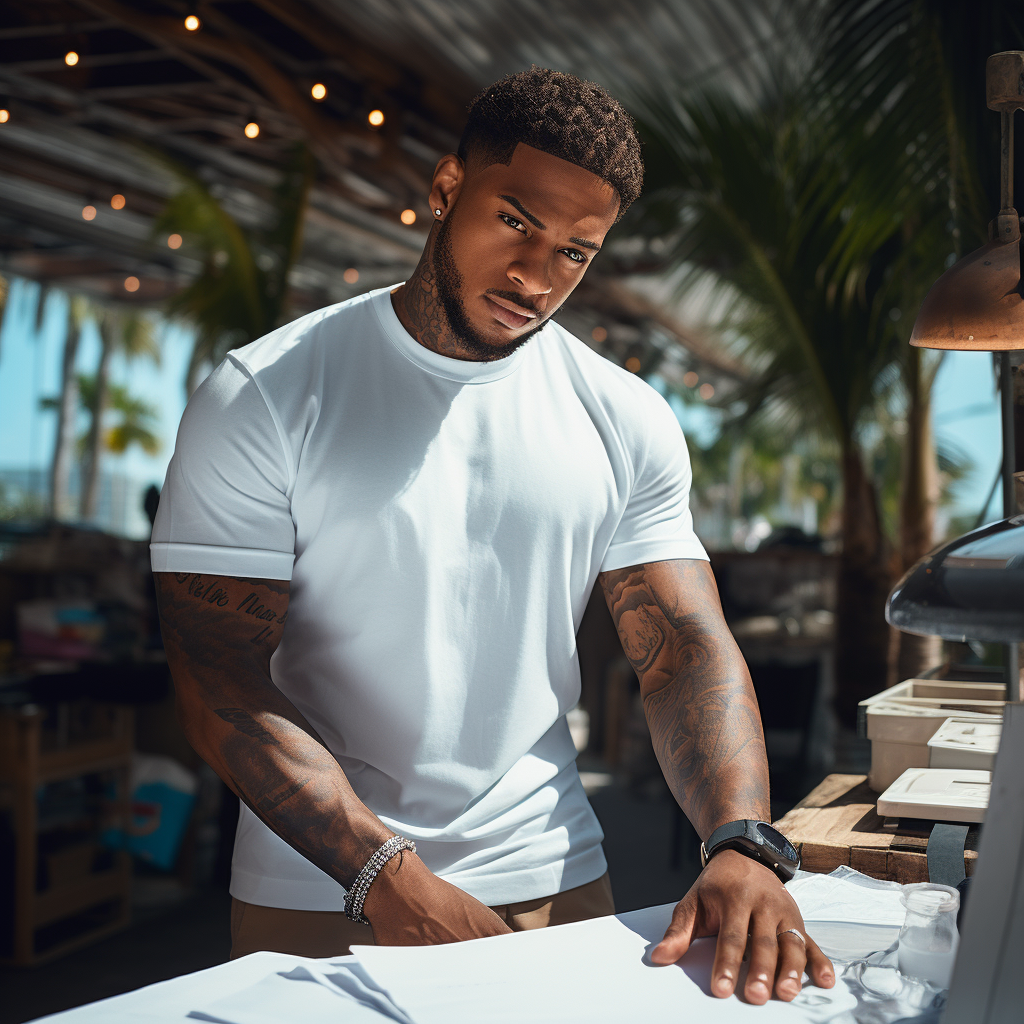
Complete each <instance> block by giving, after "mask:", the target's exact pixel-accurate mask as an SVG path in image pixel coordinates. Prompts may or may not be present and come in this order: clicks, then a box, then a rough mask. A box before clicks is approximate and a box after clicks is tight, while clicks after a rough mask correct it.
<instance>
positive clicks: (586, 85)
mask: <svg viewBox="0 0 1024 1024" xmlns="http://www.w3.org/2000/svg"><path fill="white" fill-rule="evenodd" d="M520 142H523V143H525V144H526V145H527V146H532V147H533V148H534V149H539V150H541V151H542V152H544V153H549V154H550V155H551V156H557V157H560V158H561V159H562V160H567V161H568V162H569V163H572V164H576V166H577V167H582V168H583V169H584V170H587V171H590V172H591V173H593V174H596V175H597V176H598V177H599V178H603V179H604V180H605V181H607V182H608V184H609V185H611V186H612V188H614V189H615V191H616V192H617V193H618V195H619V212H618V217H621V216H622V214H623V213H624V212H625V211H626V208H627V207H628V206H629V205H630V204H631V203H632V202H633V201H634V200H635V199H636V198H637V196H639V195H640V189H641V187H642V186H643V179H644V165H643V160H642V159H641V156H640V140H639V139H638V138H637V134H636V129H635V128H634V127H633V119H632V118H631V117H630V116H629V114H627V113H626V111H625V110H624V109H623V107H622V105H621V104H620V103H619V102H618V100H615V99H613V98H612V97H611V96H609V95H608V93H607V92H606V91H605V90H604V89H603V88H602V87H601V86H600V85H597V84H596V83H594V82H586V81H583V79H580V78H576V77H575V76H574V75H569V74H566V73H565V72H562V71H551V70H550V69H548V68H539V67H536V66H534V67H532V68H530V70H529V71H520V72H519V73H518V74H515V75H509V76H507V77H506V78H503V79H501V81H499V82H495V83H494V85H491V86H488V87H487V88H486V89H484V91H483V92H482V93H480V95H479V96H477V97H476V99H475V100H473V102H472V103H471V104H470V105H469V119H468V120H467V122H466V127H465V129H464V130H463V133H462V139H461V140H460V142H459V151H458V153H459V156H460V157H461V158H462V159H463V160H465V159H466V158H467V155H469V154H472V155H473V157H474V158H477V159H483V160H484V166H490V165H491V164H497V163H501V164H508V163H509V162H510V161H511V160H512V154H513V152H514V151H515V148H516V145H517V144H518V143H520ZM616 219H617V218H616Z"/></svg>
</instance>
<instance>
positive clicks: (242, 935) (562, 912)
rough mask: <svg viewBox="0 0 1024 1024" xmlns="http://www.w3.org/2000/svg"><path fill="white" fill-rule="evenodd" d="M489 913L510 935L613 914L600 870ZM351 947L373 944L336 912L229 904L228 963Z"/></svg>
mask: <svg viewBox="0 0 1024 1024" xmlns="http://www.w3.org/2000/svg"><path fill="white" fill-rule="evenodd" d="M491 909H492V910H493V911H494V912H495V913H496V914H497V915H498V916H499V917H500V918H501V919H502V920H503V921H504V922H505V923H506V924H507V925H508V926H509V927H510V928H511V929H512V931H514V932H522V931H526V930H528V929H530V928H546V927H547V926H548V925H553V924H568V923H569V922H571V921H587V920H589V919H590V918H592V917H606V916H607V915H608V914H614V913H615V904H614V903H613V902H612V886H611V882H610V881H609V880H608V873H607V872H605V873H604V874H603V875H602V876H601V877H600V878H598V879H596V880H595V881H593V882H588V883H587V884H586V885H580V886H577V887H576V888H575V889H567V890H566V891H565V892H560V893H558V894H557V895H555V896H542V897H541V898H540V899H537V900H527V901H526V902H525V903H509V904H507V905H506V906H502V907H491ZM351 944H358V945H363V946H372V945H373V932H372V931H371V930H370V929H369V928H367V927H366V925H362V924H356V923H355V921H350V920H349V919H348V918H347V917H346V916H345V915H344V914H343V913H342V912H341V911H333V910H281V909H279V908H277V907H260V906H257V905H256V904H254V903H243V902H242V901H241V900H236V899H232V901H231V959H232V960H234V959H236V958H237V957H240V956H245V955H246V954H247V953H256V952H259V951H260V950H270V951H271V952H275V953H294V954H295V955H297V956H308V957H325V956H344V955H345V954H346V953H348V951H349V946H350V945H351Z"/></svg>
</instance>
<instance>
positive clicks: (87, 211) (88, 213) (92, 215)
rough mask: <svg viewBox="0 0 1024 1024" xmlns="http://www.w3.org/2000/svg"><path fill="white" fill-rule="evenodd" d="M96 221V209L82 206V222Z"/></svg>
mask: <svg viewBox="0 0 1024 1024" xmlns="http://www.w3.org/2000/svg"><path fill="white" fill-rule="evenodd" d="M95 219H96V207H95V206H83V207H82V220H95Z"/></svg>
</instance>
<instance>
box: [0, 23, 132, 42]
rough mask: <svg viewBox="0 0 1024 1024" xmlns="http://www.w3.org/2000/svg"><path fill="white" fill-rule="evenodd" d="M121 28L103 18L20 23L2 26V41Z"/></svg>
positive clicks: (0, 40)
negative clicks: (12, 26)
mask: <svg viewBox="0 0 1024 1024" xmlns="http://www.w3.org/2000/svg"><path fill="white" fill-rule="evenodd" d="M111 28H120V26H119V25H118V23H117V22H116V21H112V20H111V19H110V18H101V19H99V20H97V21H58V22H52V23H49V24H46V23H41V24H38V25H18V26H17V27H14V28H0V42H6V41H7V40H9V39H42V38H43V37H45V36H66V35H80V34H81V33H83V32H103V31H105V30H106V29H111Z"/></svg>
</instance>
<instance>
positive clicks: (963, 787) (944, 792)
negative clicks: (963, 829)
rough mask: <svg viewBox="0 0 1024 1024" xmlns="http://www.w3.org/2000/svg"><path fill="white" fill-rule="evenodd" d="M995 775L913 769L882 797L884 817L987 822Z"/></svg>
mask: <svg viewBox="0 0 1024 1024" xmlns="http://www.w3.org/2000/svg"><path fill="white" fill-rule="evenodd" d="M991 789H992V773H991V772H986V771H982V770H980V769H977V768H910V769H908V770H907V771H905V772H904V773H903V774H902V775H901V776H900V777H899V778H898V779H897V780H896V781H895V782H894V783H893V784H892V785H891V786H890V787H889V788H888V789H887V790H886V791H885V792H884V793H883V794H882V795H881V796H880V797H879V798H878V813H879V814H880V815H881V816H882V817H883V818H925V819H927V820H928V821H965V822H979V821H984V820H985V810H986V809H987V807H988V798H989V793H990V791H991Z"/></svg>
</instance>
